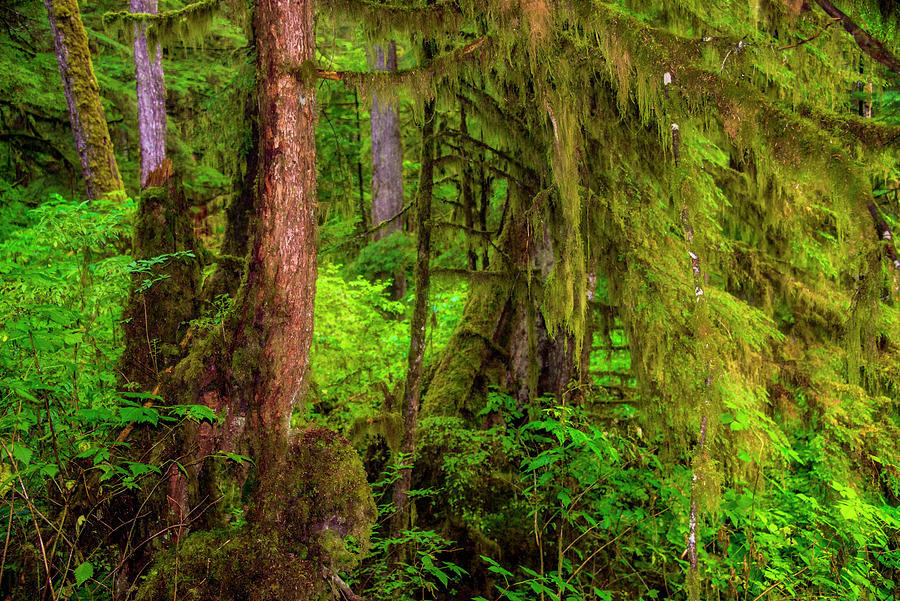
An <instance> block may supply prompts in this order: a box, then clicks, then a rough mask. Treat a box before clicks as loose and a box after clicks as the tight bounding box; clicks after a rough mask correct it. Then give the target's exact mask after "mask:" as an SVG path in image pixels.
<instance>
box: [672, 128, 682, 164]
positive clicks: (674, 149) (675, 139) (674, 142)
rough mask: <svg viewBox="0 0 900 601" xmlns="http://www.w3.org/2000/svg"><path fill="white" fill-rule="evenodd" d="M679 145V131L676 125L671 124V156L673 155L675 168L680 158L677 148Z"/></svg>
mask: <svg viewBox="0 0 900 601" xmlns="http://www.w3.org/2000/svg"><path fill="white" fill-rule="evenodd" d="M680 144H681V129H680V128H679V127H678V124H677V123H673V124H672V154H674V155H675V166H676V167H677V166H678V159H679V158H681V151H680V149H679V146H680Z"/></svg>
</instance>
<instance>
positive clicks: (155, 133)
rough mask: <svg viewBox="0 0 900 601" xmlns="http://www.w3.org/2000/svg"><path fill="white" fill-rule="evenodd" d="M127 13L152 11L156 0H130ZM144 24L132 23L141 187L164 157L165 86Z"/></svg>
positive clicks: (159, 58)
mask: <svg viewBox="0 0 900 601" xmlns="http://www.w3.org/2000/svg"><path fill="white" fill-rule="evenodd" d="M130 8H131V12H133V13H151V14H156V0H131V4H130ZM146 27H147V26H146V25H135V26H134V79H135V82H136V83H137V103H138V131H139V133H140V138H141V188H144V187H146V185H147V176H149V175H150V173H151V172H153V171H154V170H155V169H157V168H158V167H159V166H160V165H161V164H162V160H163V159H164V158H166V86H165V81H164V79H163V68H162V51H161V50H160V47H159V44H158V43H157V44H154V48H153V50H152V52H151V50H150V44H149V43H148V41H147V35H146V33H145V32H146Z"/></svg>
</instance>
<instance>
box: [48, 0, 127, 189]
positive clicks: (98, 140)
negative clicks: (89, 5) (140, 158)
mask: <svg viewBox="0 0 900 601" xmlns="http://www.w3.org/2000/svg"><path fill="white" fill-rule="evenodd" d="M44 6H45V7H46V8H47V17H48V19H49V20H50V30H51V31H52V32H53V45H54V49H55V50H56V60H57V63H58V64H59V74H60V76H61V77H62V84H63V90H64V92H65V94H66V103H67V104H68V107H69V117H70V119H71V122H72V135H73V137H74V138H75V149H76V150H77V151H78V157H79V158H80V159H81V171H82V174H83V176H84V182H85V187H86V188H87V196H88V198H89V199H95V198H99V197H101V196H103V195H104V194H108V193H111V192H118V191H121V190H122V180H121V178H120V177H119V167H118V165H117V164H116V157H115V155H114V154H113V146H112V142H111V141H110V138H109V129H108V128H107V125H106V117H105V116H104V115H103V107H102V106H101V103H100V86H99V84H98V83H97V78H96V76H95V75H94V67H93V64H92V63H91V51H90V48H89V47H88V39H87V33H86V32H85V30H84V25H83V24H82V22H81V14H80V13H79V11H78V2H77V0H44Z"/></svg>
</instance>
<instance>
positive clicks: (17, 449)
mask: <svg viewBox="0 0 900 601" xmlns="http://www.w3.org/2000/svg"><path fill="white" fill-rule="evenodd" d="M12 455H13V457H15V458H16V459H17V460H18V461H20V462H21V463H22V464H23V465H28V464H30V463H31V457H32V456H33V455H34V451H32V450H31V449H29V448H28V447H26V446H25V445H23V444H22V443H16V444H14V445H13V447H12Z"/></svg>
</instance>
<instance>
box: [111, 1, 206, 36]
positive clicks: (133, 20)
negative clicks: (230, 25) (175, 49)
mask: <svg viewBox="0 0 900 601" xmlns="http://www.w3.org/2000/svg"><path fill="white" fill-rule="evenodd" d="M223 8H224V2H223V1H222V0H199V1H198V2H194V3H192V4H188V5H187V6H185V7H183V8H179V9H174V10H166V11H160V12H158V13H133V12H131V11H127V10H122V11H116V12H108V13H105V14H104V15H103V25H104V27H107V28H113V27H122V28H124V31H125V32H127V33H128V35H134V32H135V31H137V30H136V29H135V28H134V27H133V26H134V25H146V29H145V33H146V35H147V41H148V43H149V44H150V45H151V47H152V45H153V44H156V43H158V42H159V43H162V44H165V42H167V41H168V40H175V39H177V40H181V41H197V40H202V39H203V37H204V36H205V35H206V34H207V32H208V31H209V26H210V25H211V24H212V19H213V17H214V16H215V15H216V13H217V12H218V11H220V10H222V9H223Z"/></svg>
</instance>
